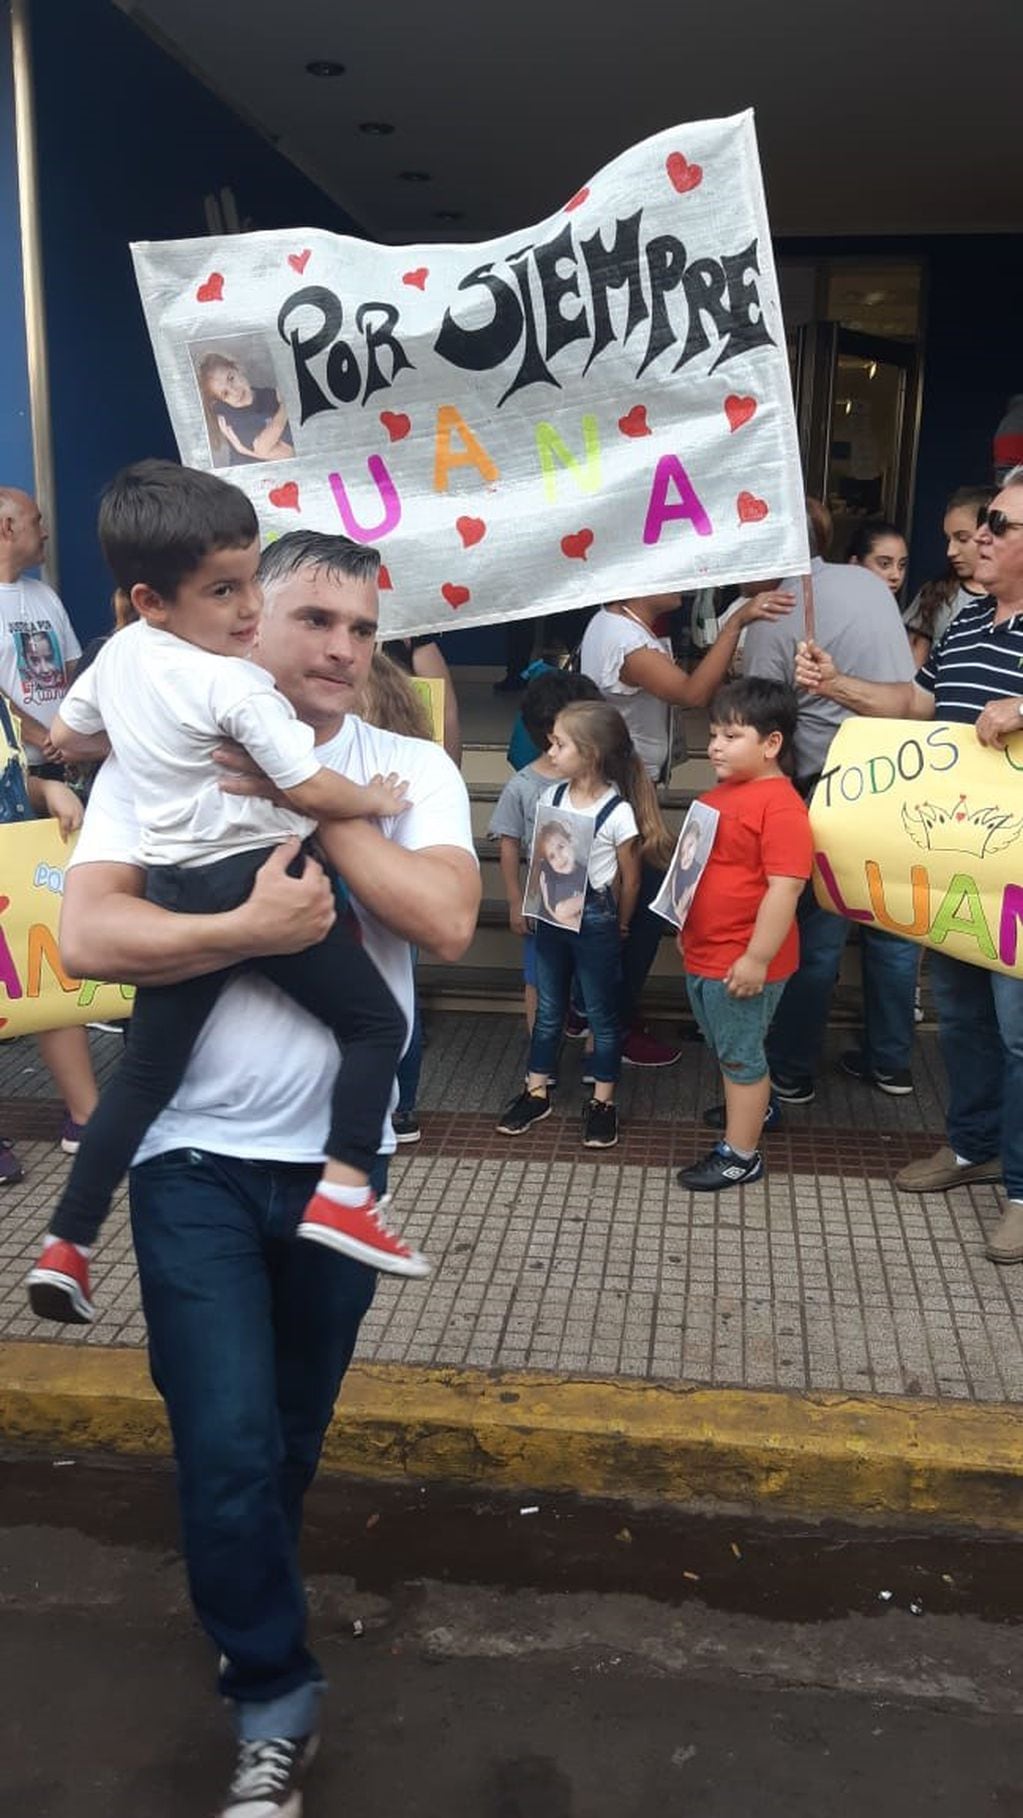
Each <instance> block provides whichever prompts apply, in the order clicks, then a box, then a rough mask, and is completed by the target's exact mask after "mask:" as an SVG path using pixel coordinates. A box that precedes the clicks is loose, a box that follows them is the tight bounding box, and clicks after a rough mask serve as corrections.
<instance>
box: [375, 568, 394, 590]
mask: <svg viewBox="0 0 1023 1818" xmlns="http://www.w3.org/2000/svg"><path fill="white" fill-rule="evenodd" d="M377 586H378V587H379V589H380V591H381V593H393V592H394V582H393V581H392V580H391V571H390V569H389V568H385V566H384V564H383V562H381V564H380V567H379V568H378V569H377Z"/></svg>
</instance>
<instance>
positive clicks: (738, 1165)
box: [675, 1143, 764, 1193]
mask: <svg viewBox="0 0 1023 1818" xmlns="http://www.w3.org/2000/svg"><path fill="white" fill-rule="evenodd" d="M763 1172H764V1164H763V1161H762V1160H761V1156H760V1151H759V1149H757V1150H755V1151H754V1153H753V1154H752V1155H751V1156H749V1157H748V1158H747V1159H744V1158H743V1157H742V1156H741V1155H736V1153H735V1150H734V1149H730V1148H729V1147H728V1144H727V1143H715V1144H714V1147H713V1149H712V1150H711V1151H710V1154H709V1155H705V1156H704V1157H703V1160H702V1161H698V1162H693V1164H692V1166H691V1167H689V1168H680V1169H679V1171H678V1173H677V1174H676V1176H675V1179H676V1180H677V1181H678V1184H679V1186H680V1187H688V1189H689V1191H690V1193H720V1192H721V1190H722V1188H724V1187H748V1186H749V1185H750V1184H751V1182H753V1181H755V1180H759V1179H760V1177H761V1175H762V1174H763Z"/></svg>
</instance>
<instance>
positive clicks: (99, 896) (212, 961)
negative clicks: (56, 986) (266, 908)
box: [60, 865, 255, 985]
mask: <svg viewBox="0 0 1023 1818" xmlns="http://www.w3.org/2000/svg"><path fill="white" fill-rule="evenodd" d="M110 869H116V870H117V871H119V872H121V873H123V874H125V877H126V878H128V879H132V880H133V879H138V880H139V884H140V886H141V879H142V873H141V872H135V871H133V868H132V867H129V866H117V867H116V868H111V867H107V866H105V865H82V866H73V867H72V869H71V870H70V871H69V872H68V873H67V875H66V877H65V881H64V902H63V907H62V909H61V916H60V953H61V959H62V960H63V962H64V965H65V966H66V967H67V968H68V970H69V971H70V972H71V973H73V974H74V975H75V977H77V978H99V979H110V980H112V981H113V983H115V984H120V985H176V984H179V983H180V982H181V980H182V979H186V978H198V977H200V976H201V975H203V974H205V973H208V972H221V971H223V970H224V968H225V967H227V966H233V965H236V964H237V963H238V961H239V960H243V959H250V958H252V957H253V955H254V951H255V949H254V947H253V944H252V924H251V916H247V915H246V913H245V911H246V905H245V904H243V905H242V907H241V908H240V909H231V910H228V911H226V912H225V913H223V914H221V915H176V914H175V913H174V912H173V911H172V910H170V909H160V908H158V907H157V905H156V904H155V903H148V902H146V900H145V899H144V897H142V896H141V895H138V896H133V895H129V894H124V893H122V891H123V884H122V889H121V890H118V891H117V892H107V891H106V890H105V889H104V888H103V887H102V882H103V881H102V879H101V878H100V877H99V876H97V874H98V873H102V872H107V871H108V870H110ZM90 873H91V874H92V875H91V876H90V875H89V874H90ZM132 887H134V885H133V883H132Z"/></svg>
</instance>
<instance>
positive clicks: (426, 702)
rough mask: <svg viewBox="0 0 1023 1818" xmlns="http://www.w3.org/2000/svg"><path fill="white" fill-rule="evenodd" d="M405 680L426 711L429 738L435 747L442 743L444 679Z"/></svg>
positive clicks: (416, 677)
mask: <svg viewBox="0 0 1023 1818" xmlns="http://www.w3.org/2000/svg"><path fill="white" fill-rule="evenodd" d="M406 680H407V681H409V682H411V684H412V687H413V688H414V689H415V692H416V694H417V695H418V696H419V699H420V702H421V703H422V705H423V707H424V708H425V709H426V717H427V719H428V721H429V723H430V737H431V739H433V741H434V743H435V744H437V745H443V743H444V677H443V676H442V675H410V676H408V677H406Z"/></svg>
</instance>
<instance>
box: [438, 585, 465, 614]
mask: <svg viewBox="0 0 1023 1818" xmlns="http://www.w3.org/2000/svg"><path fill="white" fill-rule="evenodd" d="M441 593H442V594H443V595H444V598H445V599H446V600H447V603H448V605H449V606H450V607H451V609H452V611H453V612H457V611H458V608H459V607H460V606H464V605H465V602H466V600H468V599H471V598H472V595H471V594H470V592H469V589H468V587H456V586H455V584H454V582H453V581H445V583H444V585H443V587H442V588H441Z"/></svg>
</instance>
